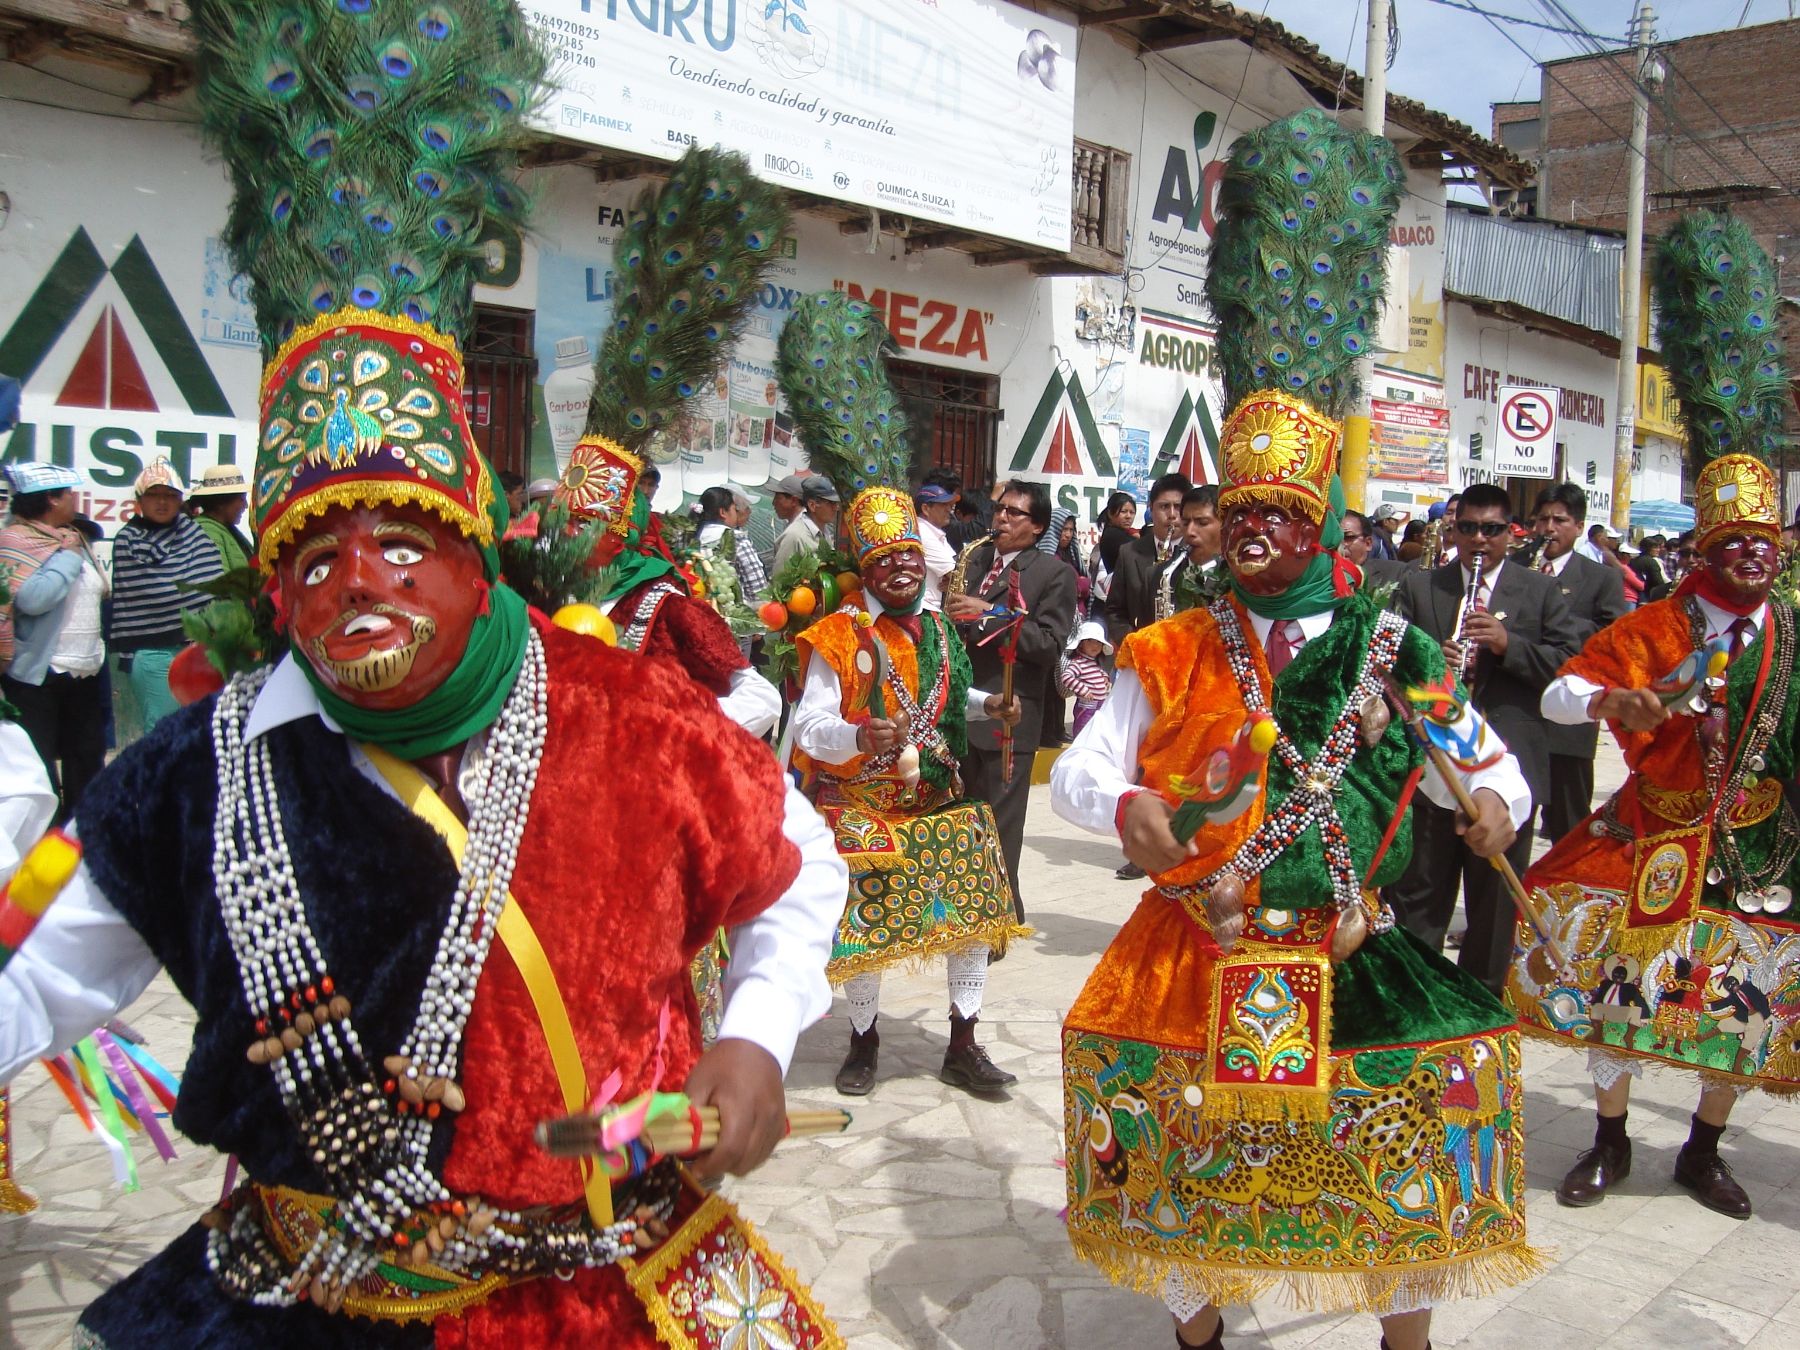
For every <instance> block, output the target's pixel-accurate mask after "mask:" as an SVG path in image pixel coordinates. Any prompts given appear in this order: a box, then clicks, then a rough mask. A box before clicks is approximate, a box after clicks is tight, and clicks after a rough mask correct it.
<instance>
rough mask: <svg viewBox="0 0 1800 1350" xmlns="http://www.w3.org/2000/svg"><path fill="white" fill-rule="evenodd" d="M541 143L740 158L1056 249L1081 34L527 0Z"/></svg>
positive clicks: (933, 12) (814, 184) (1023, 18)
mask: <svg viewBox="0 0 1800 1350" xmlns="http://www.w3.org/2000/svg"><path fill="white" fill-rule="evenodd" d="M525 12H526V15H527V17H528V18H529V20H530V21H531V24H532V26H533V27H534V28H535V29H536V30H537V32H538V33H539V35H540V36H541V37H542V39H543V40H544V41H545V43H546V44H547V45H548V46H549V48H550V50H551V53H552V67H551V82H552V84H553V86H554V88H555V92H554V93H553V94H552V95H551V96H550V97H549V98H548V99H547V100H546V102H545V105H544V106H543V108H541V109H540V111H539V119H540V121H541V124H542V125H543V126H544V128H545V129H546V130H547V131H548V132H550V133H551V134H552V135H555V136H559V137H562V138H564V139H566V140H573V141H582V142H586V143H589V144H593V145H603V146H609V147H611V148H614V149H619V150H627V151H631V152H633V153H636V154H645V155H653V156H657V157H660V158H663V159H674V158H676V157H678V156H679V155H680V154H681V153H682V152H683V150H685V149H686V148H687V147H688V146H690V145H694V144H702V145H712V144H719V145H723V146H725V147H726V148H727V149H732V150H740V151H742V152H744V153H745V154H746V155H748V156H749V158H750V161H751V165H752V167H753V168H754V169H755V170H756V172H757V173H758V174H759V175H761V176H762V177H763V178H766V179H768V180H770V181H772V182H776V183H780V184H782V185H784V186H789V187H794V188H798V189H801V190H804V191H806V192H810V193H815V194H817V195H819V196H822V197H831V198H835V199H836V200H839V201H848V202H856V203H859V204H860V205H864V206H869V207H874V208H878V209H880V210H884V211H893V212H898V213H900V214H902V215H906V216H910V217H913V218H915V219H920V220H935V221H943V222H945V223H947V224H954V225H960V226H963V227H965V228H967V229H971V230H979V231H980V232H982V233H983V234H991V235H998V236H1000V237H1001V238H1005V239H1016V240H1021V241H1023V242H1026V243H1031V244H1039V245H1043V246H1045V247H1048V248H1054V249H1058V250H1064V249H1067V248H1068V247H1069V237H1070V217H1071V214H1072V213H1071V204H1070V193H1071V189H1070V160H1071V157H1072V154H1073V150H1074V136H1075V49H1076V41H1075V39H1076V30H1075V27H1074V25H1073V24H1071V23H1069V22H1068V21H1067V20H1066V19H1060V18H1054V17H1051V16H1049V15H1045V14H1033V13H1031V12H1029V11H1027V10H1024V9H1020V8H1016V7H1014V6H1011V5H994V4H984V3H980V0H933V3H931V4H929V5H920V4H910V5H902V4H896V3H894V0H536V2H535V3H530V4H527V5H526V6H525Z"/></svg>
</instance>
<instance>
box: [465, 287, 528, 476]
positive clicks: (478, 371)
mask: <svg viewBox="0 0 1800 1350" xmlns="http://www.w3.org/2000/svg"><path fill="white" fill-rule="evenodd" d="M534 317H535V316H534V315H533V314H532V313H531V312H530V311H529V310H519V309H501V308H499V307H497V306H494V305H477V306H475V321H474V325H473V327H472V330H471V332H470V335H469V341H468V343H467V344H466V345H465V346H464V347H463V369H464V377H463V404H464V406H465V407H466V408H467V409H468V411H469V427H470V429H471V430H472V431H473V432H474V433H475V443H476V444H477V445H478V446H480V447H481V452H482V453H483V454H484V455H486V456H487V458H488V463H489V464H491V465H493V466H494V470H495V471H496V472H497V473H505V472H507V471H511V472H513V473H516V474H518V475H519V476H520V477H528V476H529V471H528V467H527V466H528V465H529V464H530V461H531V427H532V419H533V417H534V415H535V414H534V411H533V404H534V401H535V384H536V381H535V378H534V377H535V375H536V373H537V357H536V355H535V354H534V353H533V352H532V346H531V344H532V328H533V319H534Z"/></svg>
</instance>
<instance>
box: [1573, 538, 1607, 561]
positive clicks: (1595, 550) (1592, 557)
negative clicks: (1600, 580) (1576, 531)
mask: <svg viewBox="0 0 1800 1350" xmlns="http://www.w3.org/2000/svg"><path fill="white" fill-rule="evenodd" d="M1570 552H1571V553H1579V554H1580V555H1581V556H1582V557H1584V558H1586V559H1587V560H1588V561H1589V562H1597V563H1600V564H1602V565H1604V566H1607V567H1610V566H1612V563H1611V562H1610V561H1609V560H1608V559H1607V557H1606V555H1605V554H1603V553H1601V552H1600V549H1599V546H1598V545H1596V544H1595V543H1594V541H1593V540H1591V539H1589V538H1587V537H1586V536H1585V535H1584V536H1583V537H1582V540H1581V542H1580V543H1578V544H1577V545H1575V547H1574V548H1573V549H1571V550H1570Z"/></svg>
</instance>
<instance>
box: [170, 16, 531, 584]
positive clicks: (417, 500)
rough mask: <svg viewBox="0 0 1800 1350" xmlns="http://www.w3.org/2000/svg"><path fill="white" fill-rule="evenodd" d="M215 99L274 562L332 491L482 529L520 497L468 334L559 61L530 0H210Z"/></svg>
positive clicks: (206, 27)
mask: <svg viewBox="0 0 1800 1350" xmlns="http://www.w3.org/2000/svg"><path fill="white" fill-rule="evenodd" d="M193 22H194V29H195V34H196V37H197V38H198V45H199V55H198V61H197V66H198V77H199V95H200V108H201V117H202V121H203V124H204V126H205V129H206V133H207V135H208V137H209V139H210V140H211V141H212V143H213V144H214V145H215V146H216V147H217V148H218V149H219V150H220V152H221V153H222V154H223V156H224V158H225V161H226V165H227V168H228V170H229V172H230V175H231V180H232V186H233V189H234V196H233V202H232V206H231V212H230V215H229V218H228V220H227V224H226V229H225V242H226V245H227V247H228V248H229V249H230V251H231V255H232V258H233V260H234V262H235V263H236V265H237V267H238V269H239V270H240V271H241V272H242V273H244V274H245V275H247V276H248V277H249V279H250V282H251V289H252V296H253V302H254V304H255V307H256V314H257V322H258V326H259V328H260V330H261V334H262V341H263V351H264V355H265V357H266V358H267V362H268V364H267V366H266V368H265V371H264V375H263V382H262V400H261V412H262V435H261V439H260V443H259V446H258V454H257V466H256V473H255V476H254V480H253V482H252V494H251V497H252V509H253V520H254V523H255V526H256V530H257V534H258V555H259V557H260V559H261V561H262V562H263V563H264V564H265V565H268V564H272V563H273V561H274V559H275V557H276V555H277V553H278V552H279V551H280V549H281V547H282V546H283V545H284V544H286V543H287V542H289V541H290V540H292V539H293V538H294V537H295V535H296V534H297V533H298V532H299V531H300V530H301V529H302V528H303V527H304V526H305V524H306V522H307V521H308V520H309V519H311V518H313V517H315V516H317V515H319V514H321V513H323V512H324V511H326V510H328V509H330V508H331V507H332V506H335V505H343V504H350V503H372V502H392V503H408V504H412V505H416V506H419V507H421V508H423V509H426V510H429V511H432V512H434V513H435V514H437V515H439V516H441V517H443V518H444V519H445V520H447V521H449V522H451V523H452V524H454V525H455V526H457V527H458V528H459V529H461V530H462V532H463V533H464V534H465V535H467V536H468V537H470V538H471V539H473V540H474V541H475V542H476V543H477V544H478V545H480V546H481V547H482V548H483V550H484V552H485V553H486V554H487V556H488V558H489V561H490V564H496V563H497V559H496V555H495V553H494V548H493V546H494V543H495V541H496V539H497V537H498V534H499V533H500V530H501V529H502V528H503V525H504V518H505V507H504V503H503V501H501V500H500V499H499V496H498V494H497V493H496V491H495V487H494V480H493V474H492V472H491V471H490V470H489V468H488V466H487V464H486V462H485V461H484V460H483V458H482V456H481V454H480V453H479V451H477V450H476V448H475V446H474V443H473V441H472V439H471V437H470V434H469V427H468V421H467V417H466V414H465V412H464V409H463V390H462V384H463V365H462V355H461V352H460V350H459V347H458V341H459V339H460V338H461V336H462V335H463V330H464V328H465V327H466V325H467V323H468V320H469V316H470V313H471V292H472V290H473V288H474V285H475V283H476V282H477V281H479V280H480V279H481V277H482V275H483V273H484V270H485V269H486V267H487V258H488V249H489V245H490V242H491V241H492V240H494V239H495V238H496V237H500V236H504V235H506V234H513V235H516V234H517V232H518V230H519V229H520V227H521V226H522V224H523V222H524V215H525V201H524V197H523V195H522V193H521V192H520V190H519V189H518V187H517V186H516V185H515V184H514V183H513V182H512V181H511V177H510V175H511V173H512V170H513V168H514V166H515V164H516V160H517V155H518V152H519V150H520V148H521V147H522V146H523V145H524V144H525V143H526V140H527V138H528V137H527V130H526V117H527V114H528V112H529V110H530V106H531V103H532V100H533V99H534V98H535V97H536V96H537V90H538V88H539V86H540V83H541V81H542V79H543V76H544V71H545V58H544V55H543V53H542V51H541V50H540V49H539V47H538V46H537V45H536V43H535V42H534V40H533V38H532V36H531V33H530V30H529V28H528V26H527V24H526V21H525V18H524V16H523V15H522V14H521V12H520V10H519V8H518V5H517V4H516V3H514V0H437V3H421V2H420V0H199V3H197V4H196V5H195V7H194V20H193Z"/></svg>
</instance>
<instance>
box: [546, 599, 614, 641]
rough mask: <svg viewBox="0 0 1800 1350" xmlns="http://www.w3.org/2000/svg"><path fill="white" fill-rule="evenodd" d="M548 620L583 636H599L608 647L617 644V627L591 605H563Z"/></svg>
mask: <svg viewBox="0 0 1800 1350" xmlns="http://www.w3.org/2000/svg"><path fill="white" fill-rule="evenodd" d="M550 622H551V623H553V624H555V625H556V626H557V627H558V628H566V629H568V630H569V631H570V632H571V633H580V634H581V635H582V636H583V637H591V638H599V639H600V640H601V641H602V642H604V643H605V644H606V645H607V646H609V647H616V646H618V645H619V630H618V628H617V627H616V626H615V625H614V624H613V621H612V620H611V619H609V618H607V617H606V615H605V614H603V613H602V612H601V611H600V610H599V609H598V608H596V607H595V606H593V605H564V606H563V607H562V608H561V609H559V610H557V611H556V613H555V614H553V615H551V616H550Z"/></svg>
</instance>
